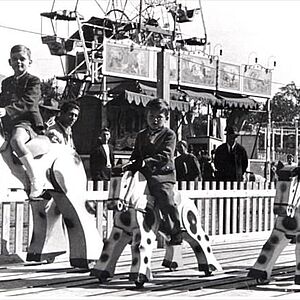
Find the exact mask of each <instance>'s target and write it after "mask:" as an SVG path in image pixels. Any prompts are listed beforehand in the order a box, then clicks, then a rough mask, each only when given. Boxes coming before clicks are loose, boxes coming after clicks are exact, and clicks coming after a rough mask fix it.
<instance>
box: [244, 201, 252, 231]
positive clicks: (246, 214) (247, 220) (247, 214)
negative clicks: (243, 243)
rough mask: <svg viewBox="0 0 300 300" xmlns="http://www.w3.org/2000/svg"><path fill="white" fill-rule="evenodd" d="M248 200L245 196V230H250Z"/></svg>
mask: <svg viewBox="0 0 300 300" xmlns="http://www.w3.org/2000/svg"><path fill="white" fill-rule="evenodd" d="M250 201H251V199H250V198H249V197H248V198H246V210H245V220H246V227H245V232H250V218H251V214H250Z"/></svg>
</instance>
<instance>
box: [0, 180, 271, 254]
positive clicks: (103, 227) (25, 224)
mask: <svg viewBox="0 0 300 300" xmlns="http://www.w3.org/2000/svg"><path fill="white" fill-rule="evenodd" d="M108 188H109V183H108V184H107V183H103V182H92V181H89V182H88V186H87V195H86V199H87V200H88V201H93V202H94V203H95V204H96V226H97V228H98V230H99V233H100V235H101V237H102V238H106V237H108V235H109V233H110V230H111V228H112V225H113V212H112V211H109V210H107V209H106V199H107V198H108ZM177 189H178V190H179V192H180V193H184V195H186V196H187V197H189V198H190V199H191V201H195V204H196V206H197V208H198V210H199V211H200V213H201V221H202V226H203V229H204V230H205V232H206V233H207V234H209V235H211V236H222V235H225V234H226V235H227V234H232V235H237V234H242V233H249V234H251V233H257V232H263V231H269V230H271V229H272V227H273V224H274V215H273V203H274V196H275V187H274V184H273V183H263V184H262V183H255V182H249V183H245V184H244V183H243V184H238V183H236V182H234V183H223V182H221V183H219V184H218V185H217V183H216V182H182V183H178V184H177ZM25 198H26V197H25V194H24V192H23V191H21V190H17V191H11V192H10V193H9V195H8V196H7V197H6V199H5V201H3V200H2V202H0V234H1V236H0V237H1V240H0V241H1V247H0V254H12V253H20V252H24V251H26V247H27V246H28V244H29V242H30V236H31V233H32V226H33V224H32V217H31V212H30V206H29V203H28V201H25V200H24V199H25ZM0 201H1V199H0Z"/></svg>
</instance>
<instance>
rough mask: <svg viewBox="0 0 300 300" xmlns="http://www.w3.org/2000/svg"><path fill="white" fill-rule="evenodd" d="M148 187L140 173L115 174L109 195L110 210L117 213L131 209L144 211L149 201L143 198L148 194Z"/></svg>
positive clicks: (111, 181)
mask: <svg viewBox="0 0 300 300" xmlns="http://www.w3.org/2000/svg"><path fill="white" fill-rule="evenodd" d="M146 186H147V181H146V179H145V177H144V176H143V174H142V173H140V172H135V173H133V172H132V171H125V172H123V173H119V174H114V173H113V176H112V177H111V180H110V188H109V193H108V204H107V206H108V208H109V209H114V210H117V211H122V210H127V209H128V208H130V207H133V208H141V209H144V208H145V207H146V204H147V199H145V198H144V197H143V195H145V194H146ZM141 202H142V203H141Z"/></svg>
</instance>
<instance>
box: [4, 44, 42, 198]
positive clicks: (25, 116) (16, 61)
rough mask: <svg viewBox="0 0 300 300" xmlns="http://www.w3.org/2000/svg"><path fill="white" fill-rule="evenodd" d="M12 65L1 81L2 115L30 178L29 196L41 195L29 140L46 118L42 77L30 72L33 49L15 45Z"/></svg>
mask: <svg viewBox="0 0 300 300" xmlns="http://www.w3.org/2000/svg"><path fill="white" fill-rule="evenodd" d="M8 62H9V65H10V66H11V67H12V69H13V71H14V75H12V76H10V77H7V78H5V79H4V80H3V81H2V87H1V95H0V107H1V108H0V118H1V119H2V120H3V125H4V130H5V131H6V132H7V134H8V136H9V138H10V145H11V147H12V150H13V151H14V152H15V153H16V155H17V156H18V158H19V159H20V161H21V162H22V164H23V165H24V167H25V169H26V173H27V175H28V177H29V180H30V192H29V198H37V197H39V196H40V195H41V194H42V192H43V188H44V185H45V182H43V180H42V179H41V178H42V177H41V176H40V174H39V167H38V166H37V164H36V161H35V160H34V158H33V156H32V154H31V152H30V151H29V149H28V146H27V145H26V143H27V142H28V141H30V140H31V139H33V138H35V137H37V135H38V134H42V133H43V129H44V126H43V119H42V116H41V114H40V111H39V101H40V99H41V83H40V79H39V78H38V77H36V76H34V75H31V74H29V73H28V69H29V67H30V66H31V64H32V59H31V50H30V49H29V48H28V47H26V46H24V45H15V46H13V47H12V48H11V50H10V58H9V60H8Z"/></svg>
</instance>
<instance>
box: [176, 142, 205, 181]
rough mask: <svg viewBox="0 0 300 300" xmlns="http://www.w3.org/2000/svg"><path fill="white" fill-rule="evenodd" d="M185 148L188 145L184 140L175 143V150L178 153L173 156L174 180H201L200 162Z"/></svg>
mask: <svg viewBox="0 0 300 300" xmlns="http://www.w3.org/2000/svg"><path fill="white" fill-rule="evenodd" d="M187 148H188V145H187V142H186V141H179V142H178V143H177V150H178V152H179V153H180V155H179V156H177V157H176V158H175V169H176V180H177V181H194V180H195V179H198V180H201V169H200V163H199V162H198V159H197V157H196V156H195V155H194V154H192V153H188V150H187Z"/></svg>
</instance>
